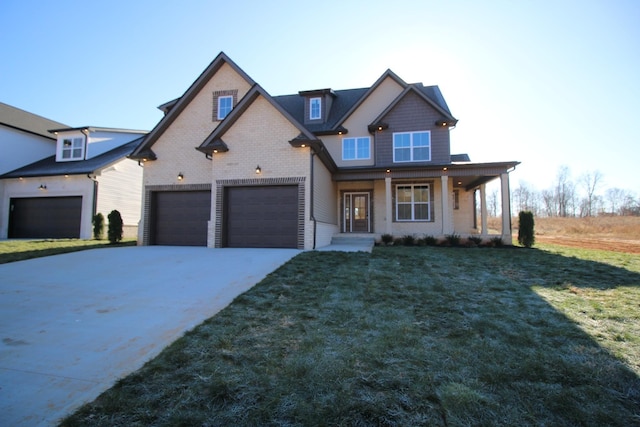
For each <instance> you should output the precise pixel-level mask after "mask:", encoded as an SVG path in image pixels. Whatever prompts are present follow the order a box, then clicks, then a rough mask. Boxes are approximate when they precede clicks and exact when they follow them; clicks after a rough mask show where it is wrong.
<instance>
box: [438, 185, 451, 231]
mask: <svg viewBox="0 0 640 427" xmlns="http://www.w3.org/2000/svg"><path fill="white" fill-rule="evenodd" d="M440 181H441V184H442V185H441V190H442V191H441V193H442V235H443V236H446V235H447V234H453V220H452V218H451V201H450V200H449V177H448V176H447V175H442V176H441V177H440Z"/></svg>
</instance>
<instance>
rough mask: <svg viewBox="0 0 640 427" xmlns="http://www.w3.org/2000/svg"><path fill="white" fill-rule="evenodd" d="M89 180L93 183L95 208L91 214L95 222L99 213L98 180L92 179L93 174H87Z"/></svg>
mask: <svg viewBox="0 0 640 427" xmlns="http://www.w3.org/2000/svg"><path fill="white" fill-rule="evenodd" d="M87 178H89V179H90V180H91V181H93V207H92V208H91V210H92V213H91V220H92V221H93V217H94V216H96V214H97V213H98V212H97V210H98V180H97V179H95V177H94V178H91V174H90V173H88V174H87Z"/></svg>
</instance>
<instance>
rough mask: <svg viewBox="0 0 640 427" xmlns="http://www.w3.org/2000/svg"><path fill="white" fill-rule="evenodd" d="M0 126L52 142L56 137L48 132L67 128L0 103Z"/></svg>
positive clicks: (61, 124)
mask: <svg viewBox="0 0 640 427" xmlns="http://www.w3.org/2000/svg"><path fill="white" fill-rule="evenodd" d="M0 124H3V125H5V126H9V127H12V128H14V129H19V130H22V131H25V132H29V133H32V134H35V135H39V136H43V137H45V138H48V139H54V140H55V139H56V137H55V136H54V135H52V134H51V133H49V130H51V129H60V128H68V127H69V126H67V125H65V124H64V123H60V122H56V121H53V120H49V119H45V118H44V117H41V116H38V115H36V114H33V113H29V112H27V111H24V110H21V109H19V108H16V107H12V106H11V105H8V104H5V103H3V102H0Z"/></svg>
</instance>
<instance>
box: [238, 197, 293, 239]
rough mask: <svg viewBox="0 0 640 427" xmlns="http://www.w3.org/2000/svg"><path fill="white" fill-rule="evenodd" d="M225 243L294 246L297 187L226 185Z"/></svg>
mask: <svg viewBox="0 0 640 427" xmlns="http://www.w3.org/2000/svg"><path fill="white" fill-rule="evenodd" d="M225 205H226V218H225V222H226V243H225V245H226V246H229V247H236V248H297V247H298V187H297V186H295V185H293V186H292V185H283V186H268V187H229V188H227V189H226V204H225Z"/></svg>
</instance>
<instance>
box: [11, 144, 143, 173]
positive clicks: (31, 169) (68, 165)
mask: <svg viewBox="0 0 640 427" xmlns="http://www.w3.org/2000/svg"><path fill="white" fill-rule="evenodd" d="M143 138H144V137H141V138H138V139H135V140H133V141H131V142H129V143H127V144H124V145H121V146H120V147H117V148H114V149H113V150H111V151H107V152H106V153H103V154H101V155H99V156H96V157H93V158H91V159H89V160H82V161H73V162H56V156H51V157H47V158H46V159H42V160H39V161H37V162H35V163H31V164H30V165H27V166H23V167H21V168H18V169H16V170H13V171H11V172H7V173H5V174H4V175H0V179H3V178H21V177H22V178H29V177H37V176H57V175H86V174H92V173H94V172H97V171H99V170H101V169H103V168H105V167H107V166H109V165H111V164H113V163H115V162H117V161H119V160H121V159H123V158H125V157H127V156H128V155H129V154H131V153H132V152H133V150H134V149H135V148H136V147H137V146H138V144H139V143H140V142H141V141H142V139H143Z"/></svg>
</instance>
